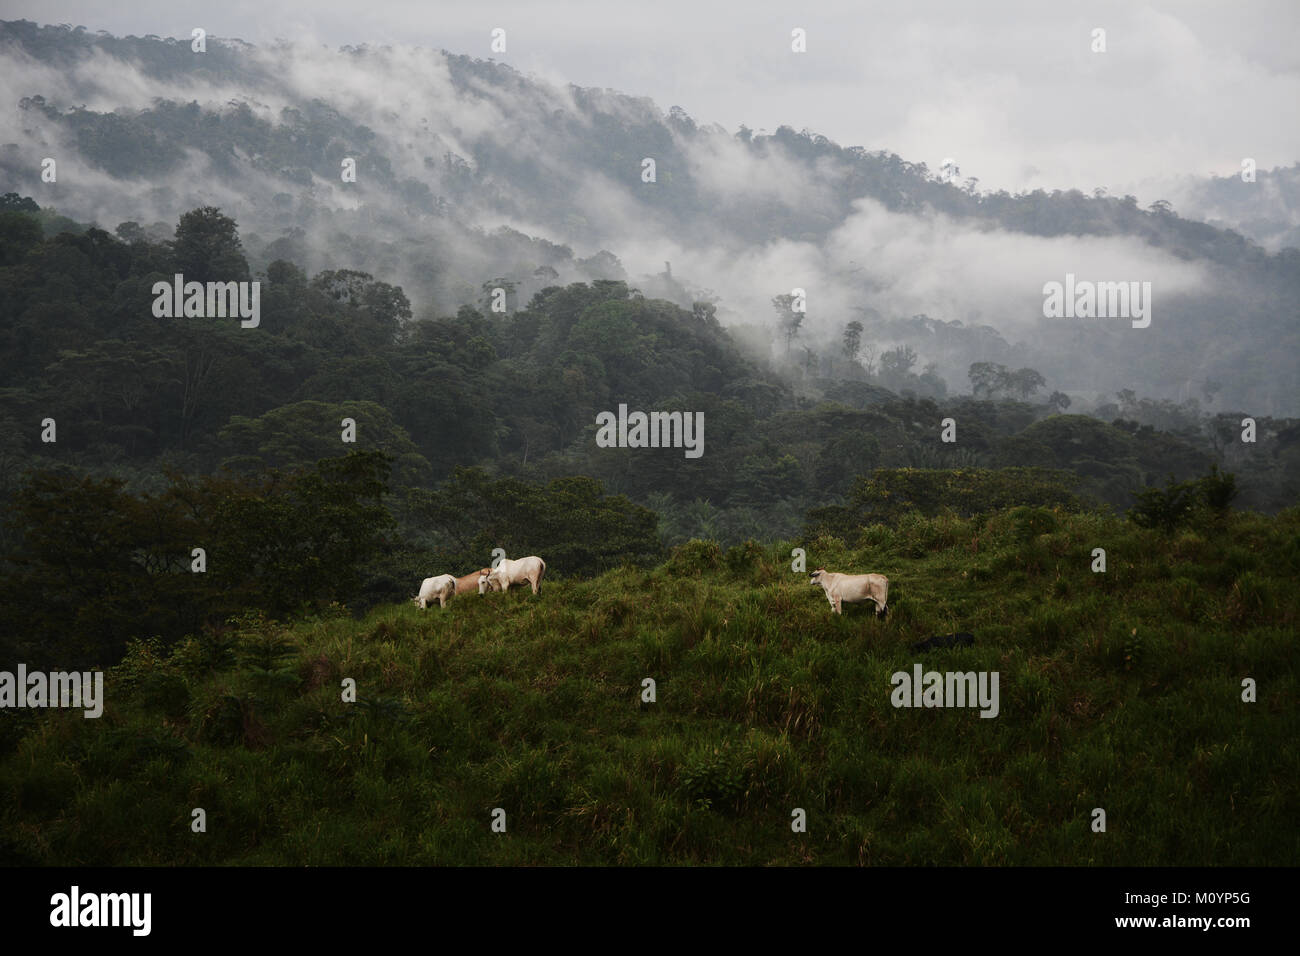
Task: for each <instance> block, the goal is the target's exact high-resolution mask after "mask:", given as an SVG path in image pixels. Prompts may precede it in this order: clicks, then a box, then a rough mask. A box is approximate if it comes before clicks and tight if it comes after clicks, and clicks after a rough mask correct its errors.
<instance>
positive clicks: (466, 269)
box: [0, 21, 1300, 415]
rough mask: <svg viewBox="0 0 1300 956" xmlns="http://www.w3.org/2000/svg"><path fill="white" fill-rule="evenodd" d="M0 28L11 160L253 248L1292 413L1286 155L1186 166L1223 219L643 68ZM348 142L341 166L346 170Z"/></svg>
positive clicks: (761, 340) (1292, 215)
mask: <svg viewBox="0 0 1300 956" xmlns="http://www.w3.org/2000/svg"><path fill="white" fill-rule="evenodd" d="M0 55H2V56H3V64H4V69H3V71H0V73H2V75H3V80H2V81H0V82H2V83H3V86H0V109H3V110H4V111H5V115H4V122H3V127H0V128H3V129H4V131H5V133H4V136H3V137H2V138H3V140H4V142H3V143H0V170H3V174H4V176H5V179H6V180H7V181H8V182H9V183H10V184H11V185H10V187H9V188H10V189H13V190H15V191H17V192H20V193H22V194H24V195H31V196H33V197H36V198H38V199H39V201H40V202H41V205H42V206H43V207H46V208H53V209H54V210H57V211H58V212H59V213H60V214H62V215H65V216H67V217H69V218H71V219H73V220H76V221H78V222H94V223H96V224H98V225H99V226H100V227H101V228H104V229H106V230H108V231H110V232H111V231H113V230H114V229H116V227H117V226H118V225H119V224H121V223H123V222H134V223H136V224H138V225H139V226H140V227H141V229H143V230H144V232H145V234H147V235H149V236H151V237H152V238H154V239H157V240H166V239H170V238H171V236H172V231H173V230H174V228H175V225H176V221H177V218H178V216H179V215H180V213H182V212H184V211H186V210H189V209H192V208H196V207H200V206H215V207H218V208H221V209H223V210H224V211H225V212H226V213H227V214H229V215H232V216H233V217H234V218H235V219H236V220H237V221H238V223H239V228H240V237H241V240H242V242H243V246H244V249H245V251H246V254H247V257H248V262H249V266H250V268H251V269H252V271H253V272H261V271H263V270H265V268H266V267H267V266H268V265H269V264H270V263H271V262H273V261H274V260H276V259H286V260H289V261H293V262H295V263H296V264H297V265H298V266H299V267H300V268H302V269H303V270H304V271H305V272H307V273H308V274H309V275H311V274H315V273H317V272H320V271H323V270H328V269H344V268H347V269H357V270H361V271H365V272H368V273H370V274H372V275H374V276H376V277H377V278H380V279H382V280H384V281H386V282H389V283H392V284H394V285H397V286H400V287H401V288H402V289H403V290H404V292H405V293H406V294H407V296H408V297H409V299H410V300H411V302H412V307H413V310H414V313H415V315H416V316H417V317H432V316H436V315H450V314H454V313H455V311H456V310H457V309H458V308H460V307H461V306H463V305H481V304H482V302H483V301H484V292H483V286H484V284H492V285H495V284H497V283H498V282H505V283H508V288H509V290H510V307H511V308H512V309H515V308H522V307H523V306H525V305H526V304H527V303H528V301H529V300H530V299H531V297H532V295H533V294H535V293H536V292H538V291H540V290H541V289H542V288H545V287H546V286H547V285H551V284H561V285H563V284H568V283H571V282H581V281H590V280H592V279H626V280H627V281H628V282H629V283H630V285H631V286H632V287H633V288H636V289H639V290H640V291H641V292H642V293H643V294H644V295H646V296H647V297H653V298H663V299H666V300H668V301H671V302H674V303H675V304H677V305H679V306H682V307H683V308H687V309H689V308H691V307H692V305H693V304H694V303H695V302H697V301H706V302H710V303H712V305H713V306H714V307H715V309H716V314H717V317H718V320H719V321H720V322H721V324H722V325H723V326H724V327H726V328H728V329H731V330H733V332H734V333H735V334H736V337H737V339H738V341H740V342H743V343H744V344H745V346H746V347H747V348H748V349H749V350H750V351H751V352H752V353H753V354H755V355H756V357H758V358H759V359H761V360H763V361H770V362H773V363H775V364H777V365H788V366H792V367H794V368H795V369H796V370H797V371H798V374H802V375H807V374H812V375H814V376H824V377H833V376H835V375H836V374H838V373H837V370H836V362H837V360H838V359H839V358H840V352H841V340H842V335H843V331H844V328H845V326H846V324H847V323H849V322H851V321H855V320H856V321H860V322H862V323H863V325H864V330H865V333H864V334H865V335H866V340H867V341H868V343H869V344H870V345H872V346H873V347H874V351H875V354H876V355H877V356H879V355H881V354H883V353H884V352H886V351H888V350H890V349H893V348H896V347H899V346H910V347H911V348H912V349H914V350H915V352H916V354H917V360H916V367H917V369H918V371H919V370H923V369H925V368H926V367H927V366H933V372H934V373H935V376H937V377H938V378H941V379H942V380H943V381H944V383H945V386H946V388H947V389H948V391H950V392H952V393H958V392H964V391H966V390H967V388H968V382H967V370H968V368H969V366H970V364H972V363H973V362H976V361H993V362H998V363H1001V364H1004V365H1007V366H1010V367H1030V368H1034V369H1037V370H1038V371H1039V372H1041V373H1042V374H1043V375H1044V376H1045V377H1046V379H1047V382H1048V388H1049V390H1053V391H1054V390H1059V391H1061V392H1063V393H1064V394H1066V395H1069V396H1070V397H1071V399H1072V400H1073V401H1074V402H1075V403H1076V404H1075V405H1074V406H1073V407H1074V408H1075V409H1076V410H1081V409H1085V408H1094V407H1096V406H1097V405H1101V404H1106V403H1109V402H1111V401H1112V400H1113V398H1114V393H1115V392H1117V391H1119V390H1121V389H1125V388H1131V389H1133V390H1134V391H1135V392H1136V393H1137V394H1138V395H1140V396H1142V397H1145V398H1151V399H1166V400H1170V401H1173V402H1176V403H1179V404H1182V403H1185V402H1188V401H1191V400H1195V401H1196V402H1199V403H1200V404H1201V405H1202V407H1203V408H1204V409H1205V410H1207V411H1208V410H1213V411H1225V412H1226V411H1234V412H1235V411H1242V412H1254V413H1256V414H1268V415H1288V414H1295V413H1296V402H1297V398H1296V396H1297V395H1300V388H1298V387H1297V386H1298V385H1300V382H1298V381H1297V377H1296V369H1295V363H1294V362H1292V361H1291V360H1290V356H1291V355H1292V354H1293V353H1294V350H1295V346H1296V339H1295V332H1296V321H1295V319H1296V315H1297V312H1296V307H1295V302H1296V292H1297V288H1296V283H1297V281H1298V280H1297V271H1298V270H1297V255H1300V253H1297V252H1296V250H1295V244H1294V242H1293V241H1292V243H1291V245H1289V246H1281V247H1279V246H1278V242H1279V241H1281V240H1283V239H1286V238H1287V237H1290V238H1291V240H1293V239H1294V229H1295V226H1296V223H1297V221H1298V220H1297V213H1296V208H1297V206H1296V202H1295V199H1294V197H1295V191H1296V186H1295V182H1296V177H1297V169H1296V167H1295V166H1293V167H1290V168H1279V169H1274V170H1264V169H1261V170H1259V171H1258V177H1257V181H1255V182H1253V183H1246V182H1242V181H1241V179H1240V177H1238V178H1235V179H1224V180H1206V181H1199V182H1200V185H1199V186H1197V187H1195V188H1193V187H1191V186H1189V187H1188V189H1187V192H1188V194H1189V196H1194V197H1195V199H1194V200H1193V199H1191V198H1189V199H1188V203H1189V205H1190V206H1192V207H1193V208H1197V209H1203V210H1205V211H1206V213H1207V214H1208V215H1211V216H1213V217H1214V218H1215V219H1216V221H1225V220H1226V221H1228V222H1231V223H1232V224H1233V225H1234V226H1235V227H1236V230H1238V231H1234V229H1229V228H1224V227H1222V226H1217V227H1216V226H1209V225H1207V224H1206V223H1204V222H1202V221H1199V220H1198V219H1196V218H1183V217H1182V216H1180V215H1179V210H1178V209H1176V208H1173V207H1171V205H1170V204H1169V202H1167V201H1157V202H1155V203H1152V204H1151V205H1150V206H1149V207H1147V208H1141V207H1139V206H1138V204H1137V201H1136V200H1135V199H1133V198H1132V197H1125V196H1107V195H1104V192H1105V191H1104V190H1101V189H1098V190H1096V192H1097V194H1096V195H1094V189H1093V187H1091V186H1090V185H1089V184H1081V186H1080V188H1079V189H1076V190H1070V191H1067V192H1061V191H1055V192H1052V193H1046V192H1042V191H1036V192H1032V193H1025V194H1018V195H1009V194H1007V193H1006V192H1005V191H999V192H989V191H986V190H981V189H980V188H979V185H978V181H977V180H973V179H963V178H962V177H961V175H960V170H959V169H958V170H944V171H940V170H937V169H929V168H927V166H926V165H925V164H924V163H919V162H913V161H909V159H908V158H907V157H900V156H897V155H895V154H893V153H888V152H867V151H866V150H864V149H862V148H859V147H852V146H842V145H839V144H836V143H833V142H831V141H829V140H827V139H826V138H825V137H823V136H820V135H818V133H817V131H816V130H807V129H802V128H801V129H799V131H796V129H795V128H794V126H784V127H782V128H781V129H779V130H777V131H776V132H774V133H771V134H761V133H755V132H753V131H751V130H748V129H746V128H743V127H742V128H740V129H739V130H732V131H729V130H725V129H723V128H722V127H720V126H718V125H717V124H713V123H710V122H709V121H708V117H695V118H693V117H691V116H690V115H688V113H687V111H686V110H685V109H683V108H682V107H681V106H677V105H671V104H670V105H667V106H665V105H663V104H656V103H653V102H651V101H650V100H648V99H646V98H644V97H637V96H635V95H634V91H632V92H621V91H614V90H608V89H583V88H579V87H576V86H572V85H570V86H560V85H556V84H555V83H552V82H547V81H544V80H541V79H537V78H532V77H528V76H524V75H521V74H519V73H518V72H516V71H515V70H514V69H512V68H511V67H509V66H508V65H505V64H503V63H497V62H493V61H489V60H483V59H476V58H473V57H468V56H463V55H456V54H452V53H447V52H444V51H434V50H422V49H416V48H388V47H384V48H375V47H367V46H364V45H362V46H356V47H345V48H343V49H335V50H331V49H327V48H322V47H310V46H305V45H293V44H287V43H286V44H280V45H271V46H267V45H262V46H252V45H249V44H245V43H241V42H238V41H223V40H220V39H216V38H210V42H209V44H208V47H207V52H205V53H203V54H201V55H196V54H195V53H193V52H192V51H191V49H190V44H189V42H187V41H184V40H172V39H162V38H158V37H148V38H138V37H126V38H119V37H112V36H108V35H102V34H95V33H92V32H90V31H86V30H84V29H79V30H74V29H70V28H66V27H65V28H59V27H38V26H36V25H35V24H32V23H29V22H23V21H19V22H11V23H7V24H5V25H4V27H3V32H2V33H0ZM37 154H40V156H46V155H55V156H58V157H59V162H60V165H59V170H60V176H59V181H58V182H57V183H42V182H41V169H40V165H39V163H38V162H33V161H32V157H33V156H36V155H37ZM345 157H350V158H353V159H355V161H356V169H357V175H356V181H355V182H347V183H345V182H342V181H341V178H340V162H341V161H342V159H343V158H345ZM646 157H650V158H653V159H654V161H655V164H656V181H655V182H653V183H647V182H643V181H642V160H643V159H644V158H646ZM945 179H947V180H949V181H946V182H945V181H944V180H945ZM1252 224H1254V226H1253V228H1254V230H1255V231H1254V233H1253V234H1252V232H1251V231H1250V229H1251V228H1252ZM1243 230H1244V231H1243ZM1067 273H1068V274H1073V275H1075V276H1077V277H1078V278H1079V279H1087V280H1109V281H1130V280H1138V279H1141V280H1143V281H1149V282H1151V283H1152V289H1153V321H1152V323H1151V325H1150V327H1149V328H1146V329H1144V330H1142V332H1141V334H1134V333H1133V331H1132V330H1131V329H1129V328H1128V327H1127V323H1124V322H1123V321H1121V320H1115V319H1100V318H1096V319H1075V320H1073V321H1065V320H1061V319H1046V318H1044V317H1043V309H1042V305H1043V286H1044V284H1045V283H1047V282H1051V281H1058V282H1059V281H1063V280H1064V278H1065V276H1066V275H1067ZM793 288H802V289H804V290H806V291H807V312H806V315H804V316H803V317H802V324H801V326H800V327H799V329H798V331H797V336H795V338H794V339H792V340H788V339H787V337H786V336H784V335H783V334H782V332H781V330H780V329H779V328H777V327H776V325H777V322H776V320H775V318H774V315H773V312H774V309H773V305H772V299H773V298H774V297H775V296H778V295H782V294H789V292H790V290H791V289H793Z"/></svg>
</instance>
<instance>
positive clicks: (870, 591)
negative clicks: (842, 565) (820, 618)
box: [809, 568, 889, 617]
mask: <svg viewBox="0 0 1300 956" xmlns="http://www.w3.org/2000/svg"><path fill="white" fill-rule="evenodd" d="M809 577H810V578H812V583H813V584H818V585H821V588H822V590H823V591H825V592H826V600H828V601H830V602H831V608H832V609H833V610H834V611H835V613H836V614H843V613H844V612H843V611H841V610H840V605H841V604H858V603H860V602H862V601H875V602H876V616H877V617H884V616H885V615H886V614H887V613H888V611H887V610H886V609H885V602H886V601H888V599H889V578H887V577H885V576H884V575H883V574H838V573H836V572H835V571H827V570H826V569H825V568H818V569H817V570H816V571H814V572H813V573H812V574H810V575H809Z"/></svg>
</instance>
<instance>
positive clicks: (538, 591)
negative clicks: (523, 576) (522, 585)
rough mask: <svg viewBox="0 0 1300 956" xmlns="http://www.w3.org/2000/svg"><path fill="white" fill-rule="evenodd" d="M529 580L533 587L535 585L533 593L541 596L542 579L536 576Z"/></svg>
mask: <svg viewBox="0 0 1300 956" xmlns="http://www.w3.org/2000/svg"><path fill="white" fill-rule="evenodd" d="M528 580H529V581H530V582H532V585H533V593H534V594H541V593H542V579H541V578H540V577H536V576H534V577H531V578H529V579H528Z"/></svg>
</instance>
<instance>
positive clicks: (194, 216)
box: [172, 206, 248, 282]
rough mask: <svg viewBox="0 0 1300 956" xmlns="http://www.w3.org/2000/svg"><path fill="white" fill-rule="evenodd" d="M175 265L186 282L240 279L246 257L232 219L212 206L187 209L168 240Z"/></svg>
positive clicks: (243, 277)
mask: <svg viewBox="0 0 1300 956" xmlns="http://www.w3.org/2000/svg"><path fill="white" fill-rule="evenodd" d="M172 249H173V252H174V254H175V257H176V266H177V268H178V269H179V270H180V271H181V273H182V274H183V275H184V276H185V281H187V282H242V281H245V280H247V279H248V261H247V260H246V259H245V258H244V247H243V245H242V244H241V243H240V241H239V227H238V225H237V224H236V222H235V220H233V219H231V218H230V217H229V216H224V215H222V213H221V210H220V209H218V208H217V207H215V206H203V207H201V208H199V209H191V210H190V211H189V212H187V213H185V214H184V215H182V216H181V218H180V222H179V224H178V225H177V226H176V239H175V241H174V242H173V244H172Z"/></svg>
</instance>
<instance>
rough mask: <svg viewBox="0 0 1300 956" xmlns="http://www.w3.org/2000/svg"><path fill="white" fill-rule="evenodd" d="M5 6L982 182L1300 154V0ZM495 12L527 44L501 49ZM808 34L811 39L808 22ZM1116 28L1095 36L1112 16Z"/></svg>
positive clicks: (1138, 173)
mask: <svg viewBox="0 0 1300 956" xmlns="http://www.w3.org/2000/svg"><path fill="white" fill-rule="evenodd" d="M0 16H3V18H5V19H18V18H25V19H29V20H35V21H37V22H39V23H70V24H74V25H82V26H85V27H87V28H88V29H90V30H107V31H109V32H110V33H114V34H118V35H125V34H132V33H133V34H136V35H141V36H143V35H145V34H150V33H153V34H157V35H160V36H175V37H186V38H188V36H189V33H190V30H191V29H192V28H193V27H194V26H201V27H203V28H204V29H206V30H207V31H208V33H209V34H211V35H213V36H218V37H238V38H240V39H243V40H247V41H249V42H251V43H259V44H260V43H266V42H268V41H271V40H274V39H277V38H283V39H290V40H293V41H295V42H304V43H318V44H326V45H328V46H331V47H338V46H342V45H346V44H354V45H359V44H362V43H372V44H383V43H391V44H411V45H417V46H425V47H431V48H443V49H447V50H448V51H450V52H453V53H465V54H469V55H471V56H477V57H483V58H487V57H494V58H496V59H499V60H503V61H505V62H507V63H510V64H511V65H512V66H514V67H515V68H516V69H518V70H520V71H521V72H524V73H530V74H534V75H536V76H538V77H541V78H544V79H547V80H551V81H553V82H559V83H569V82H572V83H577V84H579V85H581V86H596V87H610V88H613V89H617V90H619V91H621V92H625V93H629V94H632V95H639V96H649V97H651V98H652V99H654V100H655V102H656V103H657V104H658V105H659V106H660V108H661V109H663V110H665V111H666V110H667V109H668V108H669V107H670V106H673V105H678V106H681V107H683V108H684V109H685V110H686V111H687V112H688V113H690V114H691V116H692V117H694V118H695V120H696V121H697V122H700V123H711V122H717V123H720V124H722V125H723V126H724V127H726V128H727V129H729V130H733V131H734V130H735V129H736V128H737V127H738V126H739V125H740V124H741V123H744V124H746V125H748V126H749V127H751V128H752V129H755V130H759V129H765V130H768V131H771V130H775V129H776V127H777V126H780V125H782V124H786V125H790V126H793V127H795V128H796V129H803V128H808V129H810V130H813V131H815V132H819V133H822V134H824V135H826V136H829V137H830V138H831V139H833V140H835V141H836V142H838V143H840V144H841V145H844V146H865V147H867V148H868V149H882V148H883V149H888V150H891V151H893V152H896V153H898V154H899V155H901V156H902V157H903V158H904V159H907V160H909V161H913V162H925V163H926V164H928V165H929V166H930V168H931V169H936V170H937V168H938V166H939V164H940V163H941V161H942V160H943V159H944V158H946V157H952V158H953V159H955V160H956V162H957V163H958V165H959V166H960V169H961V174H962V177H963V178H965V177H970V176H975V177H978V178H979V180H980V188H981V189H998V188H1005V189H1008V190H1012V191H1016V190H1020V189H1025V188H1033V187H1038V186H1042V187H1044V188H1069V187H1078V188H1081V189H1084V190H1087V191H1091V190H1092V189H1093V188H1094V187H1096V186H1104V187H1106V188H1107V189H1109V190H1110V191H1111V192H1112V193H1124V192H1133V193H1135V194H1136V195H1138V197H1139V198H1140V199H1142V200H1143V201H1144V202H1149V201H1151V200H1153V199H1156V198H1162V197H1161V196H1160V195H1158V193H1160V192H1161V191H1162V190H1163V189H1164V188H1165V186H1166V185H1167V184H1170V183H1173V182H1175V181H1176V180H1178V179H1179V178H1181V177H1183V176H1185V175H1187V174H1192V175H1198V176H1203V175H1208V174H1210V173H1215V174H1219V175H1226V174H1233V173H1235V172H1237V171H1238V170H1239V168H1240V163H1241V160H1242V158H1243V157H1247V156H1248V157H1252V158H1254V159H1255V161H1256V163H1257V164H1258V166H1259V167H1260V168H1262V169H1268V168H1271V167H1273V166H1287V165H1290V164H1292V163H1293V162H1295V161H1296V160H1297V159H1300V106H1298V104H1300V44H1297V43H1296V39H1297V34H1298V32H1300V31H1297V27H1298V26H1300V2H1296V0H1275V2H1268V0H1251V2H1232V3H1225V2H1221V0H1220V2H1213V3H1211V2H1200V0H1179V2H1149V0H1148V2H1141V0H1118V2H1087V3H1077V2H1042V0H1023V2H1022V0H982V2H978V3H977V2H972V0H955V2H913V0H909V2H905V3H899V2H897V0H894V2H890V3H866V2H863V0H843V2H840V0H834V2H825V0H822V2H817V0H808V2H798V3H794V2H776V0H744V2H726V3H719V2H709V3H701V2H698V0H652V2H644V3H636V4H633V3H624V2H612V0H564V2H550V0H546V2H536V0H534V2H522V0H514V2H498V3H493V2H490V0H473V2H459V0H458V2H454V3H444V2H434V3H429V2H401V0H365V2H360V3H356V2H343V0H322V2H313V3H311V4H302V3H281V2H276V0H223V2H221V3H213V2H210V0H209V2H201V3H200V2H191V0H145V2H134V3H124V4H117V3H114V4H108V3H104V2H102V0H0ZM494 27H501V28H503V29H505V30H506V38H507V50H506V52H505V53H504V54H493V53H492V52H491V50H490V48H489V44H490V39H491V38H490V33H491V30H492V29H493V28H494ZM795 27H801V28H803V29H804V30H806V31H807V52H806V53H803V54H796V53H793V52H791V48H790V46H791V39H790V36H791V30H792V29H794V28H795ZM1098 27H1100V28H1103V29H1104V30H1105V31H1106V47H1107V50H1106V52H1105V53H1094V52H1092V50H1091V46H1092V44H1093V39H1092V31H1093V29H1094V28H1098Z"/></svg>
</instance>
